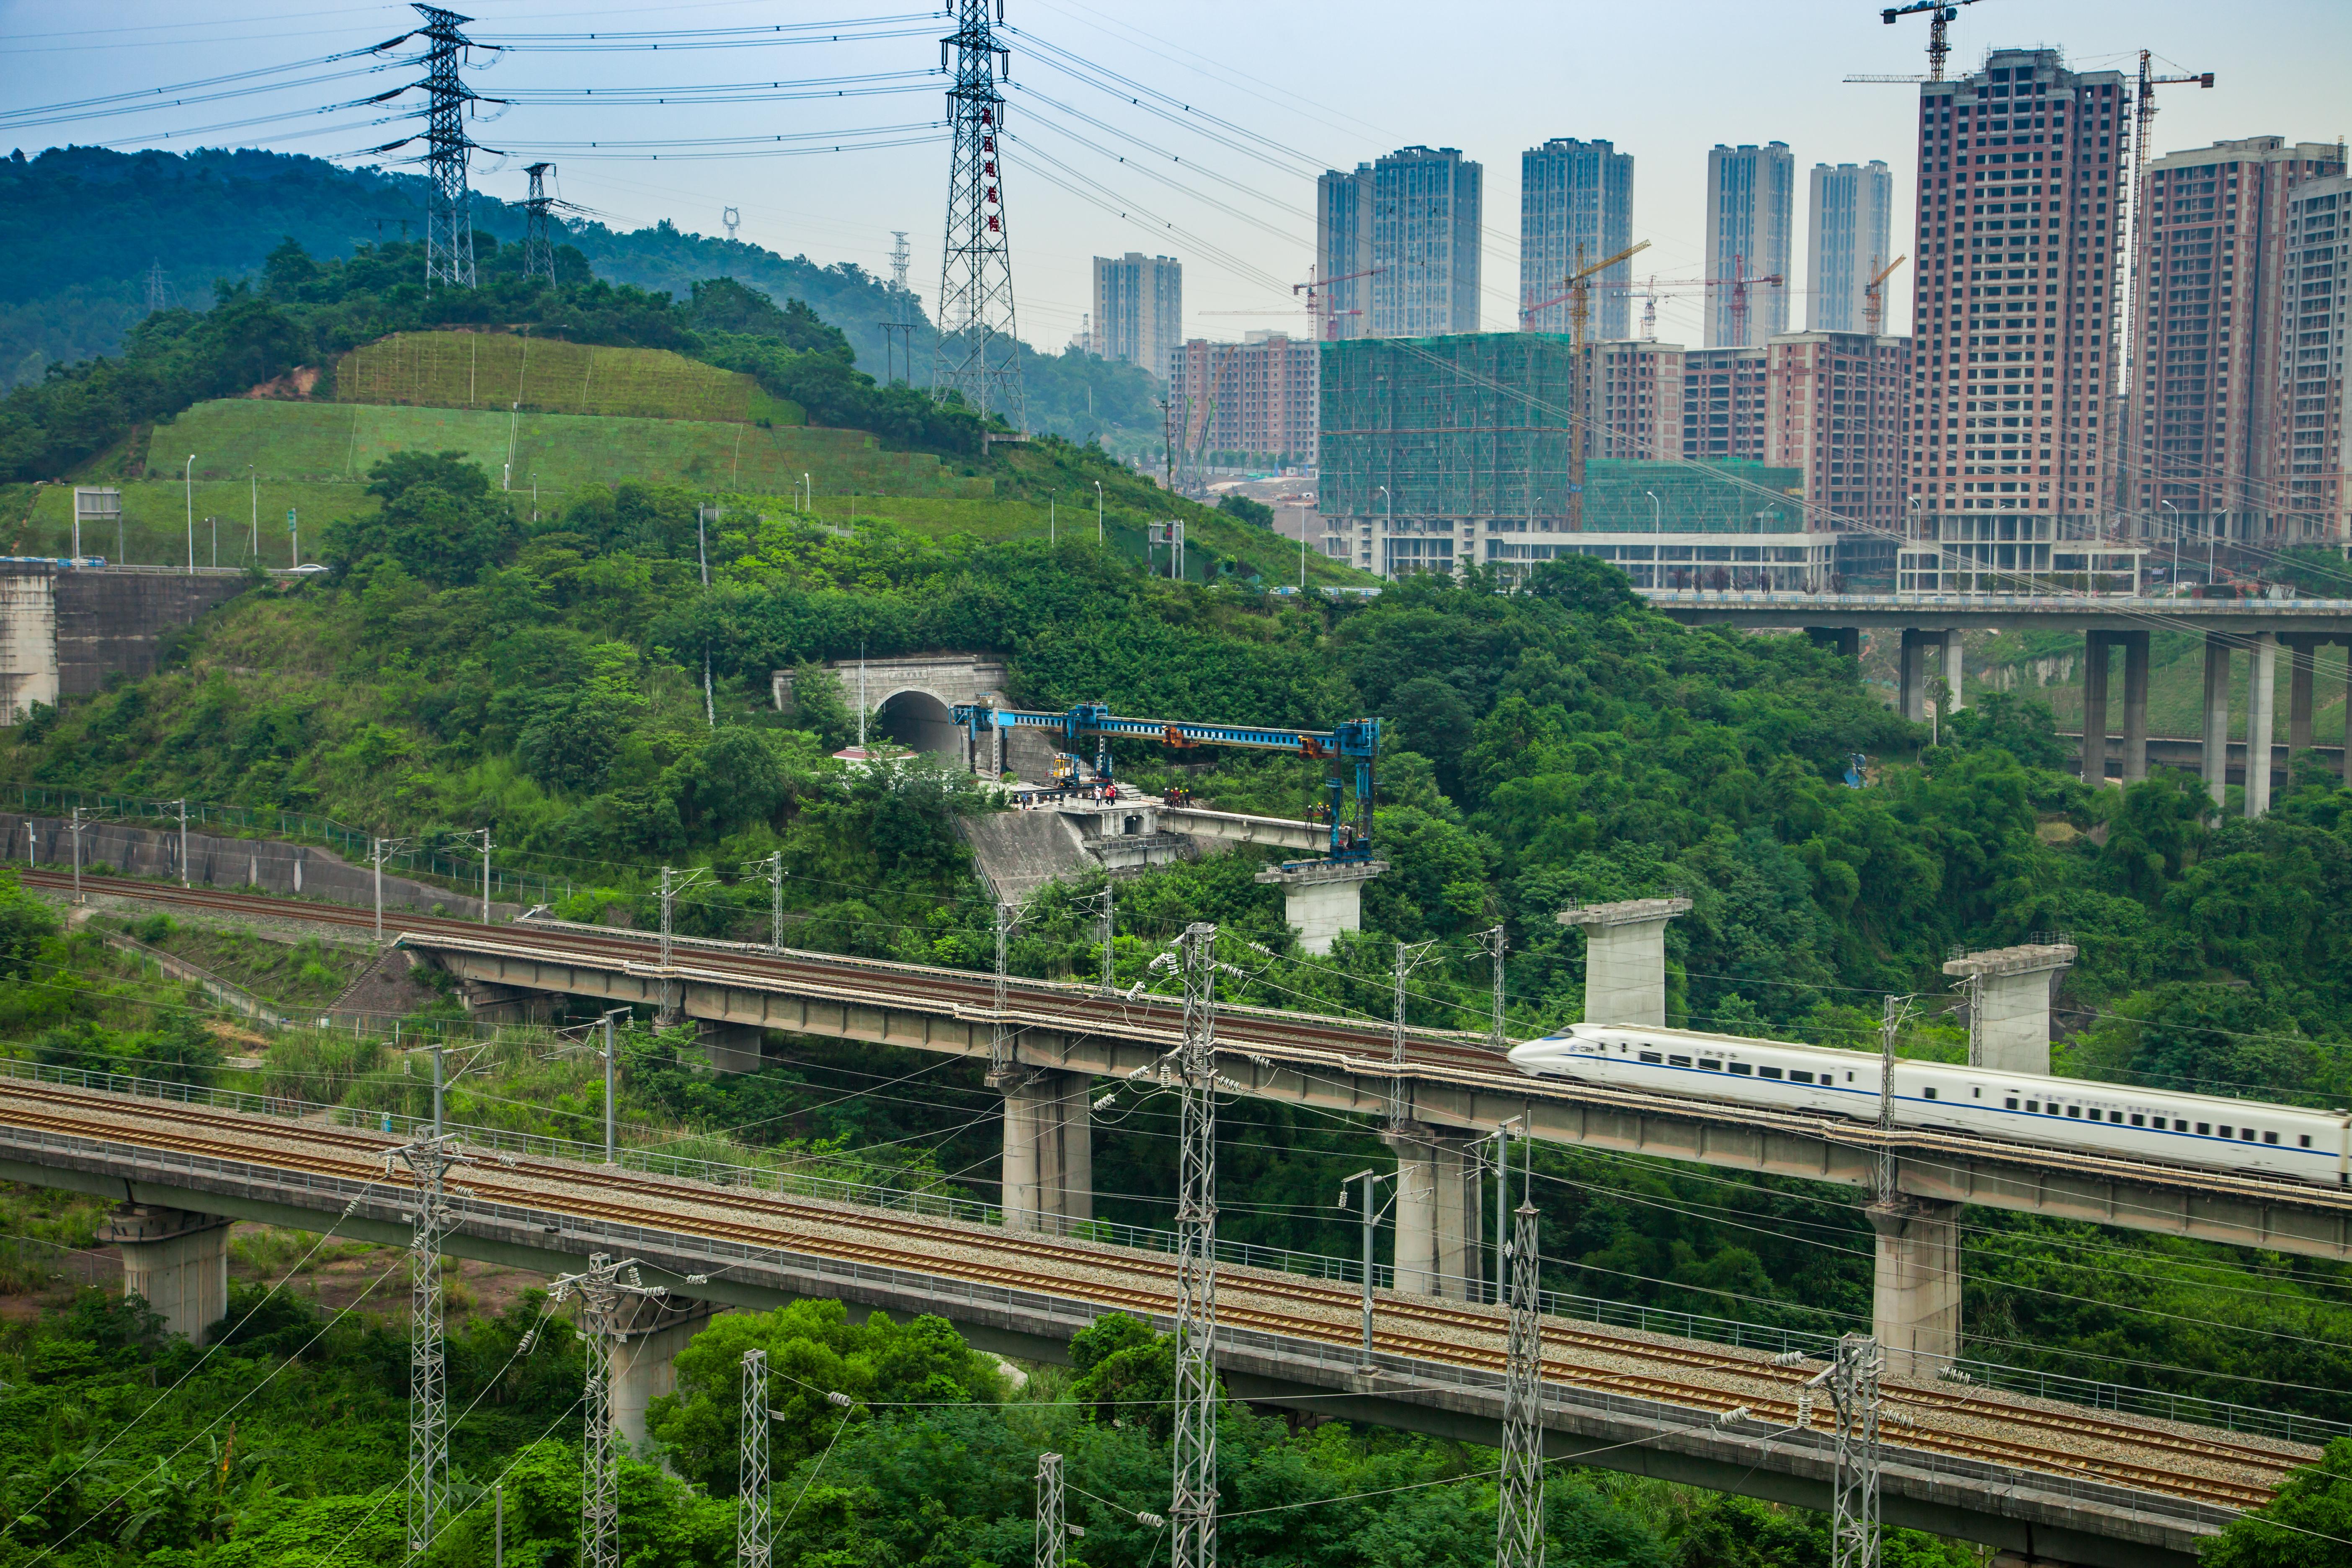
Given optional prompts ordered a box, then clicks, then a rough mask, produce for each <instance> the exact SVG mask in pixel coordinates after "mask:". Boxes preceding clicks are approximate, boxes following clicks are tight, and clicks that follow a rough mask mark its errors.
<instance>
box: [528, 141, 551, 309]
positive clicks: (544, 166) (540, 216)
mask: <svg viewBox="0 0 2352 1568" xmlns="http://www.w3.org/2000/svg"><path fill="white" fill-rule="evenodd" d="M554 167H555V165H554V164H552V163H533V164H531V165H530V167H529V168H527V169H525V170H524V171H523V173H524V174H529V175H530V195H528V196H525V197H524V198H523V203H522V211H523V231H522V275H523V276H524V277H525V278H526V279H530V278H544V279H547V280H548V281H549V282H550V283H552V282H554V281H555V237H554V233H553V230H552V229H551V226H550V219H549V216H548V209H549V208H550V207H551V206H553V205H555V198H554V197H552V196H551V195H548V194H547V172H548V171H549V170H550V169H552V168H554Z"/></svg>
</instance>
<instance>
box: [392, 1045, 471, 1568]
mask: <svg viewBox="0 0 2352 1568" xmlns="http://www.w3.org/2000/svg"><path fill="white" fill-rule="evenodd" d="M394 1163H400V1164H404V1165H406V1166H407V1167H408V1171H409V1175H410V1177H411V1178H412V1180H413V1181H414V1182H415V1187H416V1212H415V1218H414V1221H413V1223H412V1224H411V1226H410V1227H409V1233H408V1476H407V1485H406V1488H405V1490H406V1492H407V1502H408V1555H409V1557H410V1558H411V1559H412V1560H415V1559H421V1558H422V1557H424V1555H425V1553H426V1552H430V1551H432V1549H433V1538H434V1533H435V1531H436V1525H437V1521H438V1518H439V1514H440V1509H441V1493H442V1491H443V1489H445V1487H446V1479H447V1476H448V1470H449V1408H448V1379H447V1368H446V1363H445V1361H444V1359H443V1350H442V1343H441V1233H442V1232H443V1230H445V1229H446V1227H447V1226H448V1223H449V1211H448V1205H447V1201H446V1196H445V1188H446V1180H447V1177H448V1174H449V1169H450V1167H451V1166H453V1165H458V1164H466V1163H471V1162H470V1161H469V1160H468V1159H467V1156H466V1155H465V1154H463V1153H462V1152H459V1150H458V1147H457V1139H456V1138H455V1137H454V1136H452V1135H450V1134H448V1133H446V1132H444V1131H442V1130H441V1051H440V1048H439V1047H435V1048H434V1052H433V1131H432V1133H431V1134H430V1135H429V1136H426V1137H424V1138H418V1139H415V1140H413V1141H412V1142H407V1143H404V1144H403V1145H402V1146H401V1147H399V1148H397V1149H394V1150H391V1151H389V1152H386V1153H385V1155H384V1157H383V1164H384V1173H385V1174H386V1175H390V1174H392V1173H393V1166H394Z"/></svg>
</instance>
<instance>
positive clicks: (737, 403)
mask: <svg viewBox="0 0 2352 1568" xmlns="http://www.w3.org/2000/svg"><path fill="white" fill-rule="evenodd" d="M319 395H320V396H325V395H327V394H326V392H325V391H324V389H321V391H320V394H319ZM333 397H334V400H335V401H336V402H337V403H357V404H404V405H412V406H416V407H425V408H466V409H489V410H496V411H498V412H499V413H504V412H506V411H507V410H509V408H520V409H522V410H524V411H525V412H528V413H534V414H587V415H603V416H618V417H625V418H640V419H697V420H712V421H719V422H723V423H729V424H738V425H744V424H755V423H759V422H762V421H764V422H765V423H768V424H771V425H800V424H803V423H805V422H806V419H807V416H805V415H804V414H803V412H802V410H801V408H800V406H799V405H797V404H794V403H792V402H789V401H787V400H786V399H783V398H780V397H772V396H770V395H768V394H767V393H765V392H763V391H761V388H760V384H759V383H758V382H756V381H754V380H752V379H751V377H750V376H748V375H745V374H742V373H741V372H740V371H732V370H720V369H719V367H718V366H716V365H712V364H706V363H702V362H701V361H699V360H691V359H688V358H687V357H686V356H685V355H684V354H679V353H670V352H669V351H668V350H667V349H633V348H604V347H599V346H597V345H596V344H593V343H569V342H562V341H560V340H557V339H553V338H540V339H536V340H534V339H532V338H530V337H529V336H528V335H524V334H518V333H511V332H394V333H393V334H392V335H391V336H390V337H387V338H379V339H377V340H376V341H375V342H372V343H365V344H362V345H361V346H360V347H358V348H355V349H353V350H352V351H351V352H350V353H346V354H345V355H343V356H342V358H341V359H340V360H338V361H336V362H335V374H334V387H333Z"/></svg>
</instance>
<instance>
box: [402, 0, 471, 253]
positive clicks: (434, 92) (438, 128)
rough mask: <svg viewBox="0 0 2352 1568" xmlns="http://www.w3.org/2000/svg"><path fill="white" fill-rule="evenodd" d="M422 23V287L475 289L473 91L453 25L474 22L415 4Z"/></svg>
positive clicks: (464, 40)
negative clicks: (426, 196)
mask: <svg viewBox="0 0 2352 1568" xmlns="http://www.w3.org/2000/svg"><path fill="white" fill-rule="evenodd" d="M415 10H416V12H417V13H418V15H420V16H423V17H424V18H425V26H422V27H420V28H418V29H417V31H418V32H419V33H421V34H423V35H424V37H425V38H426V39H428V40H429V41H430V43H431V46H432V47H430V48H428V49H426V50H425V91H426V93H428V94H430V95H431V98H432V101H431V102H430V103H429V104H427V105H426V107H425V177H426V178H427V179H428V180H430V181H431V182H432V184H433V192H432V196H431V199H430V201H429V202H428V203H427V204H426V206H425V292H426V293H427V294H430V293H432V292H433V285H434V284H435V283H436V282H440V283H445V284H446V285H448V286H449V287H450V288H452V289H471V288H473V287H474V216H473V207H472V202H471V199H470V193H468V192H467V189H466V155H467V153H470V152H472V151H473V150H474V140H473V138H472V137H470V136H468V135H467V134H466V124H465V112H466V105H467V104H468V103H470V102H472V101H473V100H474V91H473V89H471V88H469V87H467V85H466V84H465V83H464V82H463V81H462V80H460V79H458V76H457V68H458V66H459V65H460V64H462V63H463V62H464V60H465V57H466V50H467V49H468V48H470V47H472V45H473V40H472V39H470V38H468V37H466V35H465V34H463V33H461V32H459V31H458V30H457V29H458V27H459V26H462V25H463V24H465V23H467V22H470V21H472V20H473V18H472V17H471V16H459V15H457V13H456V12H455V11H444V10H442V9H440V8H439V7H438V6H435V5H418V6H416V7H415Z"/></svg>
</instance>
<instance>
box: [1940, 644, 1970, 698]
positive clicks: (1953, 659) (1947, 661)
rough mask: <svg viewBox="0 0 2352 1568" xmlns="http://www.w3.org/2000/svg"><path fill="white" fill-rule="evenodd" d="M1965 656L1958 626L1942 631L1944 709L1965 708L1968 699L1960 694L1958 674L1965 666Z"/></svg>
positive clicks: (1959, 674)
mask: <svg viewBox="0 0 2352 1568" xmlns="http://www.w3.org/2000/svg"><path fill="white" fill-rule="evenodd" d="M1967 662H1968V661H1967V656H1966V655H1965V654H1964V653H1963V652H1962V650H1961V647H1960V628H1959V627H1958V626H1954V627H1952V628H1951V629H1950V630H1948V631H1947V632H1945V633H1944V711H1945V712H1947V713H1958V711H1959V710H1961V709H1963V708H1966V707H1967V706H1968V705H1969V703H1968V699H1967V698H1965V697H1963V696H1962V695H1961V694H1960V676H1961V674H1962V673H1963V672H1964V671H1965V669H1966V668H1967Z"/></svg>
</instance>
